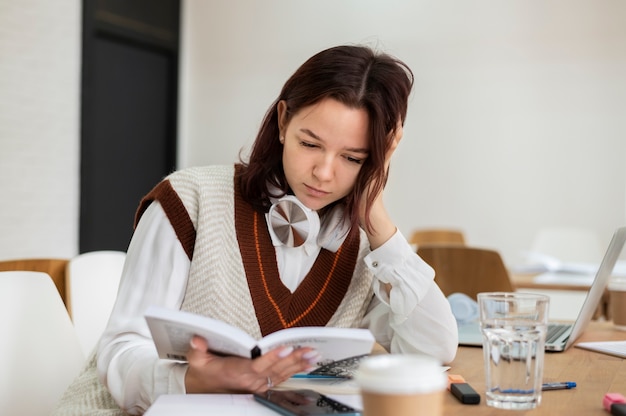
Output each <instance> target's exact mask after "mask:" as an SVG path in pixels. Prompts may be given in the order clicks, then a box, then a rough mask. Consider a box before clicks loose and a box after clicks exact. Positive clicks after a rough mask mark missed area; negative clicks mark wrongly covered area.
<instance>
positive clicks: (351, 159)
mask: <svg viewBox="0 0 626 416" xmlns="http://www.w3.org/2000/svg"><path fill="white" fill-rule="evenodd" d="M346 160H347V161H348V162H352V163H356V164H357V165H361V164H363V159H358V158H356V157H352V156H346Z"/></svg>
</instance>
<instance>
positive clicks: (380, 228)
mask: <svg viewBox="0 0 626 416" xmlns="http://www.w3.org/2000/svg"><path fill="white" fill-rule="evenodd" d="M403 134H404V130H403V128H402V121H401V120H398V124H397V125H396V128H395V130H394V131H391V132H389V135H390V136H391V138H390V139H391V144H390V146H389V149H388V150H387V153H386V154H385V175H388V174H389V165H390V164H391V157H392V156H393V154H394V152H395V151H396V149H397V148H398V145H399V144H400V140H402V136H403ZM372 192H375V191H374V190H373V189H371V187H370V189H368V190H367V191H366V192H364V193H363V195H362V197H361V225H362V227H363V229H364V230H365V232H366V234H367V237H368V239H369V242H370V247H371V249H372V250H374V249H376V248H378V247H380V246H381V245H383V244H384V243H385V242H386V241H387V240H388V239H389V238H391V236H393V234H395V232H396V226H395V224H394V223H393V221H392V220H391V218H390V217H389V214H388V213H387V210H386V208H385V206H384V204H383V190H380V192H378V194H377V195H376V196H375V198H374V200H373V201H374V202H373V204H372V207H371V210H370V215H369V220H370V221H369V222H370V223H371V225H372V230H370V229H368V227H367V226H366V224H367V221H366V218H365V206H366V203H367V200H368V199H370V195H371V193H372Z"/></svg>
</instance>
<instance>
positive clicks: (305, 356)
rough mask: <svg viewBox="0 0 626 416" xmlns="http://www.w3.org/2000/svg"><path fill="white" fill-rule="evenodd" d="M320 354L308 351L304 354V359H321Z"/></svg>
mask: <svg viewBox="0 0 626 416" xmlns="http://www.w3.org/2000/svg"><path fill="white" fill-rule="evenodd" d="M319 355H320V353H319V352H317V351H316V350H311V351H307V352H305V353H304V354H302V358H305V359H307V360H308V359H309V358H313V357H319Z"/></svg>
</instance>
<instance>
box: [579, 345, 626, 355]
mask: <svg viewBox="0 0 626 416" xmlns="http://www.w3.org/2000/svg"><path fill="white" fill-rule="evenodd" d="M576 346H577V347H578V348H583V349H586V350H591V351H597V352H601V353H603V354H608V355H614V356H616V357H620V358H626V341H592V342H579V343H578V344H576Z"/></svg>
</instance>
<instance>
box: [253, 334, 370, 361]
mask: <svg viewBox="0 0 626 416" xmlns="http://www.w3.org/2000/svg"><path fill="white" fill-rule="evenodd" d="M282 345H288V346H292V347H294V348H299V347H311V348H315V349H316V350H317V352H319V354H320V355H321V359H320V361H319V362H318V363H317V366H320V365H325V364H328V363H331V362H333V361H338V360H341V359H344V358H348V357H354V356H357V355H364V354H369V353H370V352H371V351H372V347H373V346H374V336H373V335H372V333H371V332H370V331H369V330H367V329H361V328H333V327H325V326H320V327H295V328H288V329H284V330H281V331H277V332H274V333H272V334H269V335H267V336H266V337H265V338H263V339H262V340H261V341H259V347H260V348H261V351H262V352H263V353H265V352H267V351H270V350H272V349H274V348H277V347H279V346H282Z"/></svg>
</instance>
